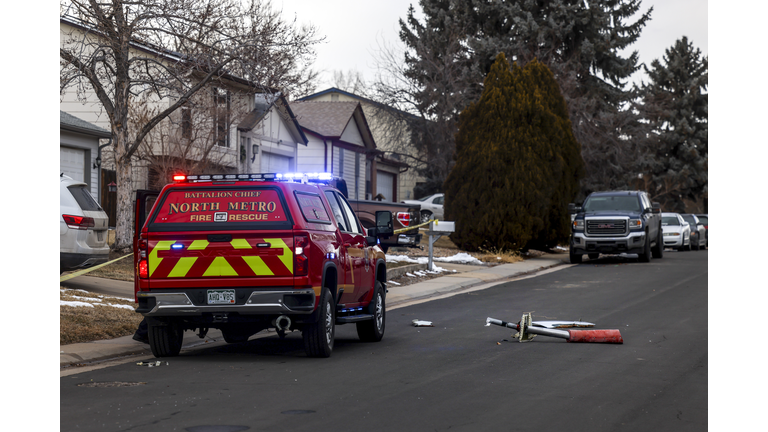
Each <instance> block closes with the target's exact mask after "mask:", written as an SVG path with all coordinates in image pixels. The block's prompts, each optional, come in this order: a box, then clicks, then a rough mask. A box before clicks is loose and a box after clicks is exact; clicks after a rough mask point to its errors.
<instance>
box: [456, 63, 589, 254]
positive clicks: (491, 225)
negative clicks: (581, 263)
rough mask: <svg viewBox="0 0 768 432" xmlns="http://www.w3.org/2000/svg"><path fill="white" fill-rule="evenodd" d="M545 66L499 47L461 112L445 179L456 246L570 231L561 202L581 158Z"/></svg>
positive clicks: (510, 245)
mask: <svg viewBox="0 0 768 432" xmlns="http://www.w3.org/2000/svg"><path fill="white" fill-rule="evenodd" d="M579 151H580V149H579V144H578V142H577V141H576V140H575V138H574V137H573V133H572V132H571V124H570V121H569V120H568V113H567V110H566V107H565V102H564V101H563V98H562V95H561V94H560V91H559V88H558V85H557V82H555V80H554V78H553V76H552V73H551V72H550V71H549V69H548V68H547V67H546V66H545V65H543V64H541V63H539V62H537V61H536V60H535V59H534V60H533V61H532V62H530V63H529V64H528V65H526V66H525V67H524V68H522V69H521V68H520V67H519V66H517V64H513V65H512V69H511V70H510V68H509V64H508V63H507V61H506V58H505V56H504V54H503V53H501V54H499V55H498V56H497V58H496V61H495V62H494V63H493V65H492V66H491V70H490V72H489V74H488V76H487V77H486V79H485V82H484V85H483V92H482V94H481V96H480V98H479V100H478V101H477V102H476V103H472V104H470V105H469V106H468V107H467V108H466V109H465V110H464V111H463V112H462V113H461V115H460V117H459V132H458V134H457V136H456V158H455V159H456V163H455V166H454V167H453V169H452V170H451V172H450V174H449V175H448V178H447V179H446V182H445V185H444V189H445V194H446V197H447V199H446V204H445V212H446V219H448V220H454V221H456V232H455V233H453V234H452V235H451V240H453V241H454V242H455V243H456V244H457V245H459V247H461V248H462V249H466V250H478V249H479V248H498V249H507V250H509V249H522V248H525V247H528V246H529V244H530V243H531V242H533V243H549V242H553V241H554V242H557V241H562V240H564V239H565V238H567V236H568V231H567V228H568V215H567V214H566V211H565V209H566V208H567V204H568V202H570V201H571V200H573V198H574V197H575V196H576V193H577V191H578V186H579V179H580V178H581V176H582V170H583V165H582V161H581V156H580V153H579Z"/></svg>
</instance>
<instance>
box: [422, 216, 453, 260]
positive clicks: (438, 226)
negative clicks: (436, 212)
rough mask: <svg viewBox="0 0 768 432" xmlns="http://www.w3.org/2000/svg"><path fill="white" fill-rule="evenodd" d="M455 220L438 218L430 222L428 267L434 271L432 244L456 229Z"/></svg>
mask: <svg viewBox="0 0 768 432" xmlns="http://www.w3.org/2000/svg"><path fill="white" fill-rule="evenodd" d="M454 224H455V222H450V221H440V223H438V221H437V220H436V219H433V220H432V222H431V223H430V224H429V231H427V235H428V236H429V262H428V263H427V269H429V271H432V245H433V244H434V243H435V242H436V241H437V240H438V239H439V238H440V237H442V236H444V235H446V234H450V233H452V232H453V231H454V230H455V225H454Z"/></svg>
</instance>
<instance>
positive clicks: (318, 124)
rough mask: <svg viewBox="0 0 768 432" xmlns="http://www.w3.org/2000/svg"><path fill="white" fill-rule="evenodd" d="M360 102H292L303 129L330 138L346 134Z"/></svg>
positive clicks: (292, 107)
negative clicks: (345, 131) (345, 130)
mask: <svg viewBox="0 0 768 432" xmlns="http://www.w3.org/2000/svg"><path fill="white" fill-rule="evenodd" d="M358 106H360V103H359V102H314V101H311V102H292V103H291V109H292V110H293V112H294V113H296V117H297V119H298V120H299V124H300V125H301V127H303V128H306V129H308V130H310V131H312V132H315V133H316V134H318V135H322V136H324V137H328V138H338V137H340V136H341V134H342V133H344V129H346V128H347V125H348V124H349V121H350V120H351V119H352V114H353V113H354V112H355V109H356V108H357V107H358Z"/></svg>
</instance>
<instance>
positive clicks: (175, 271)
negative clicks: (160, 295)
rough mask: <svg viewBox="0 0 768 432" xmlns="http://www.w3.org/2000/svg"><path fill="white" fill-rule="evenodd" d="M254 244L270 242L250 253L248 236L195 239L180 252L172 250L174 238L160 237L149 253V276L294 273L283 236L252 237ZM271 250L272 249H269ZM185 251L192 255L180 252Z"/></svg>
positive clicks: (291, 254)
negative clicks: (217, 240) (227, 239)
mask: <svg viewBox="0 0 768 432" xmlns="http://www.w3.org/2000/svg"><path fill="white" fill-rule="evenodd" d="M251 241H252V242H253V244H257V243H265V242H266V243H269V244H270V245H271V247H270V248H269V249H268V250H264V249H261V250H260V251H258V252H256V251H255V250H254V251H253V252H254V253H255V254H249V253H250V252H251V251H249V250H253V249H254V246H253V245H252V244H251V243H249V241H248V240H247V239H244V238H240V239H233V240H232V241H231V242H229V243H213V244H211V243H209V242H208V241H207V240H194V241H192V243H191V244H190V245H189V246H187V247H186V248H185V249H184V251H183V252H182V251H179V252H178V254H177V253H175V252H172V251H171V245H172V244H174V243H177V241H174V240H164V241H158V242H157V243H156V245H155V247H154V248H153V249H152V251H151V252H150V254H149V266H150V267H149V271H150V277H152V275H153V274H154V276H155V277H167V278H183V277H190V278H196V277H217V276H242V277H253V276H275V275H277V276H290V275H292V274H293V251H292V250H291V248H290V247H288V245H287V244H286V242H285V240H284V239H281V238H272V239H258V238H255V239H251ZM270 251H271V252H270ZM182 254H187V255H192V256H181V255H182Z"/></svg>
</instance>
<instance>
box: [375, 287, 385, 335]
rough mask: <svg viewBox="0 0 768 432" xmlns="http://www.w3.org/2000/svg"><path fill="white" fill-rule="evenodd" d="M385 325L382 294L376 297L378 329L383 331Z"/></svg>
mask: <svg viewBox="0 0 768 432" xmlns="http://www.w3.org/2000/svg"><path fill="white" fill-rule="evenodd" d="M383 324H384V306H383V302H382V299H381V294H378V295H377V296H376V328H378V329H379V331H381V326H382V325H383Z"/></svg>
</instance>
